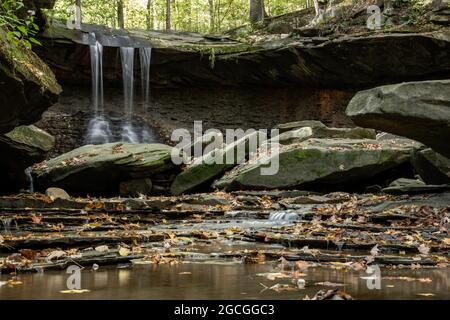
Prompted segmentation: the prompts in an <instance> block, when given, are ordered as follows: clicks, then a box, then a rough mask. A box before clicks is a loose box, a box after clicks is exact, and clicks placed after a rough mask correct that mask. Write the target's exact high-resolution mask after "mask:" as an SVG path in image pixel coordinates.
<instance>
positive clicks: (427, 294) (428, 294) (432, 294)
mask: <svg viewBox="0 0 450 320" xmlns="http://www.w3.org/2000/svg"><path fill="white" fill-rule="evenodd" d="M417 295H418V296H422V297H432V296H434V295H435V294H434V293H418V294H417Z"/></svg>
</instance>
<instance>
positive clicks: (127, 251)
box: [119, 247, 131, 257]
mask: <svg viewBox="0 0 450 320" xmlns="http://www.w3.org/2000/svg"><path fill="white" fill-rule="evenodd" d="M130 253H131V250H130V249H127V248H125V247H120V249H119V255H120V256H121V257H126V256H129V255H130Z"/></svg>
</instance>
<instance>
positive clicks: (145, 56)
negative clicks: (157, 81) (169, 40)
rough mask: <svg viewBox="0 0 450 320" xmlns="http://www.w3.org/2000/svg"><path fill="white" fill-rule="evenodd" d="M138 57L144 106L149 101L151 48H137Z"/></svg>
mask: <svg viewBox="0 0 450 320" xmlns="http://www.w3.org/2000/svg"><path fill="white" fill-rule="evenodd" d="M139 58H140V62H141V88H142V101H143V102H144V106H145V108H147V106H148V105H149V103H150V63H151V60H152V48H151V47H145V48H139Z"/></svg>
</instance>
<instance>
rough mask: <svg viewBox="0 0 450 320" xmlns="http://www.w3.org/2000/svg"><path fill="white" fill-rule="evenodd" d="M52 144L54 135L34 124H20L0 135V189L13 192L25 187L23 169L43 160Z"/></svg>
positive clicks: (25, 178) (25, 181)
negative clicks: (0, 155)
mask: <svg viewBox="0 0 450 320" xmlns="http://www.w3.org/2000/svg"><path fill="white" fill-rule="evenodd" d="M54 144H55V138H54V137H52V136H51V135H50V134H48V133H47V132H45V131H44V130H41V129H39V128H37V127H35V126H20V127H17V128H15V129H14V130H12V131H11V132H8V133H6V134H4V135H0V153H1V154H2V157H1V158H0V166H1V168H2V170H1V171H2V172H1V174H0V175H1V177H2V178H1V184H0V190H1V191H3V192H14V191H18V190H19V189H20V188H25V187H26V186H27V177H26V174H25V169H26V168H28V167H30V166H31V165H33V164H35V163H36V162H40V161H42V160H44V159H45V158H46V157H47V155H48V153H49V152H50V150H51V149H52V148H53V146H54Z"/></svg>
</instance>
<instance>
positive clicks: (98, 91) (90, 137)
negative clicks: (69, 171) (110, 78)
mask: <svg viewBox="0 0 450 320" xmlns="http://www.w3.org/2000/svg"><path fill="white" fill-rule="evenodd" d="M90 36H91V39H92V41H95V44H92V45H90V54H91V74H92V102H91V104H92V113H93V117H92V119H91V120H90V121H89V124H88V129H87V135H86V137H85V142H86V143H87V144H102V143H109V142H111V140H112V132H111V125H110V122H109V120H108V119H107V118H106V117H105V116H104V100H103V99H104V98H103V97H104V95H103V46H102V45H101V43H99V42H98V41H97V40H96V37H95V34H94V33H92V34H91V35H90Z"/></svg>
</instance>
